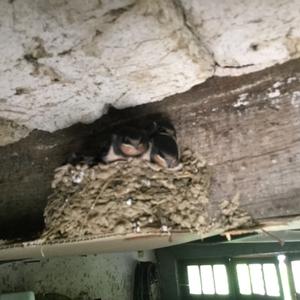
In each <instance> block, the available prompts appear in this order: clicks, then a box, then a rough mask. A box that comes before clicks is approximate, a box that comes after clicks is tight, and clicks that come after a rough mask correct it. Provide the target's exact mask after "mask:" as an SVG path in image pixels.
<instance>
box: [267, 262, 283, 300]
mask: <svg viewBox="0 0 300 300" xmlns="http://www.w3.org/2000/svg"><path fill="white" fill-rule="evenodd" d="M263 271H264V278H265V285H266V291H267V295H268V296H273V297H276V296H277V297H278V296H280V289H279V283H278V276H277V272H276V267H275V265H274V264H263Z"/></svg>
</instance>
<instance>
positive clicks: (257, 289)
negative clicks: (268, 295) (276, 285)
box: [249, 264, 265, 295]
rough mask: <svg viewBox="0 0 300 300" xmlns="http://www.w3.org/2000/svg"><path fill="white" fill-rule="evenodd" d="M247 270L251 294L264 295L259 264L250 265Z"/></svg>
mask: <svg viewBox="0 0 300 300" xmlns="http://www.w3.org/2000/svg"><path fill="white" fill-rule="evenodd" d="M249 268H250V276H251V285H252V293H253V294H258V295H264V294H265V287H264V278H263V274H262V266H261V264H250V265H249Z"/></svg>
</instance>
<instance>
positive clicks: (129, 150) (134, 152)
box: [101, 127, 149, 163]
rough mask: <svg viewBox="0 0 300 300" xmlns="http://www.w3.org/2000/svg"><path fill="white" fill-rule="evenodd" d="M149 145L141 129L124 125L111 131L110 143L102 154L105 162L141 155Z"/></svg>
mask: <svg viewBox="0 0 300 300" xmlns="http://www.w3.org/2000/svg"><path fill="white" fill-rule="evenodd" d="M148 147H149V139H148V137H147V135H146V133H145V132H144V131H143V130H139V129H136V128H133V127H126V128H124V129H122V130H119V131H118V132H116V133H113V134H112V136H111V140H110V143H109V145H108V147H107V149H106V151H105V153H104V154H103V155H102V159H101V160H102V161H103V162H105V163H110V162H114V161H117V160H126V159H128V158H129V157H139V156H142V155H143V154H144V153H145V152H146V151H147V150H148Z"/></svg>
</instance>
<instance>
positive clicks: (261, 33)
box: [0, 0, 300, 145]
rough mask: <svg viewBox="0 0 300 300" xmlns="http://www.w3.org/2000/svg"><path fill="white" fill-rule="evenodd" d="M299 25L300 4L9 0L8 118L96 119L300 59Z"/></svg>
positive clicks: (0, 95) (4, 20) (27, 124)
mask: <svg viewBox="0 0 300 300" xmlns="http://www.w3.org/2000/svg"><path fill="white" fill-rule="evenodd" d="M299 28H300V2H298V1H297V0H293V1H284V0H270V1H258V0H254V1H232V0H225V1H218V0H212V1H205V0H167V1H166V0H155V1H151V0H138V1H135V0H113V1H109V0H106V1H99V0H90V1H80V0H72V1H68V0H39V1H37V0H14V1H8V0H7V1H6V0H5V1H1V3H0V117H1V118H2V119H7V120H12V121H13V122H14V124H18V126H20V128H21V129H22V130H23V131H22V132H25V133H26V134H27V133H28V132H29V131H30V130H32V129H41V130H46V131H55V130H57V129H61V128H65V127H68V126H70V125H72V124H74V123H77V122H83V123H89V122H92V121H94V120H95V119H97V118H99V117H100V116H101V115H102V114H103V113H105V111H106V107H107V106H106V104H112V105H114V106H115V107H117V108H124V107H128V106H134V105H138V104H142V103H146V102H152V101H158V100H162V99H163V98H165V97H167V96H170V95H172V94H176V93H180V92H184V91H186V90H188V89H190V88H191V87H192V86H194V85H197V84H199V83H201V82H204V81H205V80H206V79H207V78H209V77H211V76H213V75H215V74H216V75H226V76H227V75H238V74H242V73H247V72H252V71H255V70H259V69H263V68H265V67H267V66H270V65H273V64H275V63H278V62H284V61H287V60H289V59H291V58H295V57H298V56H299V53H300V29H299ZM2 123H3V122H2ZM18 126H15V128H18ZM24 128H26V130H25V129H24ZM0 130H2V126H1V124H0ZM16 130H18V129H16ZM2 131H3V130H2ZM26 134H23V135H22V134H20V135H18V134H14V135H13V136H14V138H12V139H11V140H9V139H6V140H5V142H2V143H1V144H2V145H3V144H5V143H9V142H14V141H15V140H16V139H17V138H16V137H19V138H21V137H22V136H26Z"/></svg>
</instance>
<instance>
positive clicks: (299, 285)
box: [292, 260, 300, 294]
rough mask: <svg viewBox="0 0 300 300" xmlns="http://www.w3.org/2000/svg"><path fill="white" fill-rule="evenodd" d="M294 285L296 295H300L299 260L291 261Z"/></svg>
mask: <svg viewBox="0 0 300 300" xmlns="http://www.w3.org/2000/svg"><path fill="white" fill-rule="evenodd" d="M292 270H293V277H294V284H295V289H296V292H297V294H300V260H294V261H292Z"/></svg>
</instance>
